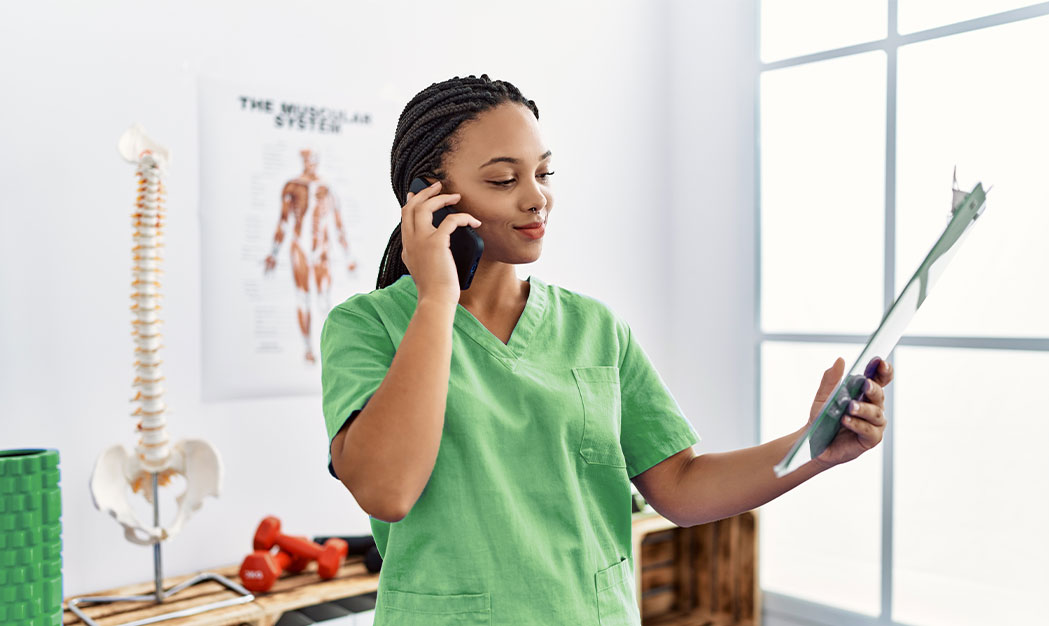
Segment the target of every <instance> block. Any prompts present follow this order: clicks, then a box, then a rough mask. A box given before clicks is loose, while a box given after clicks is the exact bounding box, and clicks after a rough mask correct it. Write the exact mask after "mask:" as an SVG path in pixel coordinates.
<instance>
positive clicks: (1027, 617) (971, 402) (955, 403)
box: [893, 347, 1049, 626]
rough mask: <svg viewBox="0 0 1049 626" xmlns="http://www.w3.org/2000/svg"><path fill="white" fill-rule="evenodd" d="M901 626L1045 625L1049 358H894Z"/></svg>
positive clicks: (951, 352) (968, 352)
mask: <svg viewBox="0 0 1049 626" xmlns="http://www.w3.org/2000/svg"><path fill="white" fill-rule="evenodd" d="M895 365H896V372H897V380H896V381H895V382H893V385H895V386H896V390H895V393H896V396H895V405H896V419H895V421H894V428H895V459H896V470H895V488H894V492H895V517H896V520H895V526H894V531H893V532H894V545H893V553H894V555H893V562H894V564H895V569H894V572H893V583H894V584H893V598H894V603H895V610H894V613H893V618H894V619H895V620H896V621H899V622H905V623H907V624H914V625H915V626H936V625H941V624H942V625H944V626H947V625H949V626H965V625H967V624H972V625H974V626H975V625H980V626H985V625H986V624H1036V623H1038V624H1041V623H1045V607H1044V606H1043V603H1041V602H1037V601H1035V599H1036V598H1039V597H1042V596H1041V594H1042V593H1044V591H1045V589H1046V588H1047V587H1049V573H1047V572H1049V569H1047V568H1046V563H1049V539H1047V538H1046V529H1047V528H1049V498H1047V497H1046V495H1047V493H1046V476H1049V455H1046V453H1045V442H1046V441H1047V440H1049V420H1046V419H1045V413H1046V412H1045V407H1044V400H1043V399H1042V397H1043V396H1044V394H1041V393H1038V392H1037V390H1038V389H1042V388H1044V386H1045V381H1046V380H1049V354H1047V353H1044V352H1041V353H1040V352H1024V351H1005V350H972V349H945V348H909V347H900V348H898V349H897V351H896V360H895Z"/></svg>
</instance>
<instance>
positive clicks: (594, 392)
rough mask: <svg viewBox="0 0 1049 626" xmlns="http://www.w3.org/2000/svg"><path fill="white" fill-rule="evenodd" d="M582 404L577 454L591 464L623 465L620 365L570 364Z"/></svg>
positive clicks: (624, 461) (624, 465) (624, 462)
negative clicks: (580, 434) (581, 431)
mask: <svg viewBox="0 0 1049 626" xmlns="http://www.w3.org/2000/svg"><path fill="white" fill-rule="evenodd" d="M572 375H573V376H575V383H576V386H577V387H578V388H579V398H580V400H581V401H582V403H583V437H582V439H581V440H580V442H579V454H580V455H581V456H582V457H583V459H584V460H585V461H586V462H587V463H590V464H591V465H608V466H611V467H626V458H625V457H624V456H623V448H622V446H620V444H619V434H620V428H621V420H620V418H621V415H620V389H619V368H618V367H616V366H615V365H596V366H590V367H573V368H572Z"/></svg>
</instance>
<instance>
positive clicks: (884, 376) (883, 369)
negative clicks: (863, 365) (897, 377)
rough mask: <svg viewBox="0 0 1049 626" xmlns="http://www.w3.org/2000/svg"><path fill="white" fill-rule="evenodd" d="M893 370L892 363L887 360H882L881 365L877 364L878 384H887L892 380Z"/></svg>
mask: <svg viewBox="0 0 1049 626" xmlns="http://www.w3.org/2000/svg"><path fill="white" fill-rule="evenodd" d="M892 379H893V370H892V365H891V364H890V363H889V362H888V361H882V362H881V365H879V366H878V378H877V380H878V384H880V385H881V386H883V387H884V386H885V385H888V384H889V383H891V382H892Z"/></svg>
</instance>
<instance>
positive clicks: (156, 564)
mask: <svg viewBox="0 0 1049 626" xmlns="http://www.w3.org/2000/svg"><path fill="white" fill-rule="evenodd" d="M152 478H153V481H152V482H153V526H154V527H159V526H160V494H159V489H158V485H157V480H158V478H157V474H156V472H153V474H152ZM208 580H213V581H215V582H217V583H219V584H220V585H222V586H224V587H226V588H227V589H229V590H230V591H233V592H235V593H237V594H239V595H238V596H236V597H234V598H230V599H229V600H221V601H219V602H212V603H211V604H204V605H202V606H196V607H193V608H189V609H183V610H181V611H173V612H171V613H164V614H163V615H155V616H153V617H147V618H145V619H140V620H136V621H134V622H128V623H127V624H123V626H142V625H143V624H153V623H156V622H162V621H164V620H169V619H174V618H176V617H186V616H187V615H196V614H198V613H204V612H205V611H212V610H214V609H221V608H223V607H227V606H234V605H237V604H245V603H248V602H251V601H252V600H254V599H255V595H254V594H252V593H251V592H250V591H248V590H247V589H245V588H244V587H242V586H240V585H238V584H237V583H235V582H233V581H232V580H230V579H228V578H226V577H225V576H221V575H219V574H215V573H212V572H204V573H202V574H197V575H196V576H194V577H193V578H190V579H189V580H186V581H183V582H181V583H179V584H177V585H175V586H173V587H172V588H171V589H168V590H167V591H165V590H164V587H163V575H162V573H161V563H160V541H156V542H154V544H153V582H154V583H155V584H154V591H153V593H151V594H147V595H140V596H95V597H84V598H74V599H72V600H70V601H69V610H70V611H72V612H73V613H74V614H75V615H76V616H77V617H79V618H80V620H81V621H83V622H84V623H85V624H87V626H99V624H98V623H97V622H95V621H94V620H93V619H91V618H90V617H88V616H87V615H86V614H85V613H84V612H83V611H82V610H81V609H80V605H81V604H82V603H85V602H89V603H91V604H92V605H94V604H111V603H113V602H153V603H154V604H161V603H163V602H164V600H165V599H167V598H169V597H171V596H173V595H175V594H177V593H178V592H180V591H182V590H184V589H187V588H189V587H192V586H193V585H196V584H198V583H202V582H205V581H208Z"/></svg>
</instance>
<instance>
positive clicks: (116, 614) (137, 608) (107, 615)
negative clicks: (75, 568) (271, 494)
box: [62, 556, 379, 626]
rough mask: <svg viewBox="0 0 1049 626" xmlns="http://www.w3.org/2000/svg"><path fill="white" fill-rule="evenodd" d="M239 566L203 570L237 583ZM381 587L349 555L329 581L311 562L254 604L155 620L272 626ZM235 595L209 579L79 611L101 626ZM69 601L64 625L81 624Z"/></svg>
mask: <svg viewBox="0 0 1049 626" xmlns="http://www.w3.org/2000/svg"><path fill="white" fill-rule="evenodd" d="M239 569H240V566H239V565H229V566H227V567H219V568H215V569H209V570H203V571H209V572H214V573H216V574H221V575H222V576H225V577H226V578H228V579H230V580H232V581H233V582H236V583H239V582H240V578H239V577H238V576H237V572H238V570H239ZM198 573H199V572H194V573H192V574H187V575H185V576H175V577H172V578H165V579H164V589H170V588H171V587H172V586H174V585H176V584H178V583H180V582H182V581H184V580H188V579H190V578H192V577H194V576H196V575H197V574H198ZM378 586H379V574H378V573H375V574H373V573H371V572H369V571H368V570H367V569H366V568H365V567H364V560H363V558H362V557H360V556H357V557H349V558H347V559H346V563H345V564H344V565H343V566H342V567H341V568H340V569H339V573H338V574H337V575H336V576H335V578H332V579H330V580H321V579H320V577H319V576H317V563H316V562H313V563H310V565H309V567H307V568H306V569H305V570H303V571H302V572H300V573H298V574H295V575H288V576H283V577H281V578H280V579H278V580H277V582H276V583H274V585H273V588H272V589H270V590H269V591H268V592H266V593H257V594H255V599H254V600H253V601H252V602H248V603H246V604H238V605H235V606H228V607H225V608H222V609H216V610H212V611H207V612H204V613H198V614H197V615H189V616H186V617H178V618H175V619H169V620H164V621H161V622H157V623H158V624H160V625H161V626H188V625H190V624H192V625H193V626H236V625H240V624H248V625H250V626H273V624H274V623H276V621H277V620H278V619H280V616H281V615H283V614H284V612H285V611H292V610H295V609H298V608H302V607H304V606H312V605H314V604H320V603H321V602H328V601H331V600H338V599H340V598H348V597H350V596H358V595H361V594H365V593H369V592H372V591H375V590H376V589H378ZM149 593H153V582H152V581H151V582H148V583H140V584H137V585H129V586H127V587H120V588H118V589H110V590H107V591H100V592H97V593H87V594H83V596H92V597H98V596H134V595H144V594H149ZM236 595H237V594H236V593H234V592H232V591H230V590H229V589H227V588H226V587H224V586H222V585H221V584H219V583H217V582H213V581H208V582H203V583H200V584H199V585H194V586H192V587H189V588H188V589H184V590H183V591H182V592H180V593H178V594H176V595H174V596H172V597H171V598H168V599H167V600H166V601H165V602H164V603H163V604H149V603H145V602H115V603H112V604H96V605H81V606H80V609H81V610H82V611H83V612H84V613H86V614H87V616H88V617H90V618H91V619H92V620H94V621H96V622H98V624H100V625H101V626H111V625H116V624H126V623H128V622H133V621H136V620H140V619H145V618H147V617H153V616H155V615H161V614H163V613H171V612H172V611H179V610H182V609H187V608H191V607H194V606H201V605H204V604H210V603H212V602H219V601H221V600H227V599H230V598H233V597H235V596H236ZM83 596H73V597H74V598H75V597H83ZM69 599H70V598H67V599H66V600H67V602H66V603H63V607H64V608H65V613H64V614H63V616H62V624H63V625H67V624H69V625H73V624H83V622H82V621H81V620H80V618H78V617H77V616H76V615H75V614H74V613H73V612H72V611H70V610H69V608H68V600H69Z"/></svg>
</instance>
